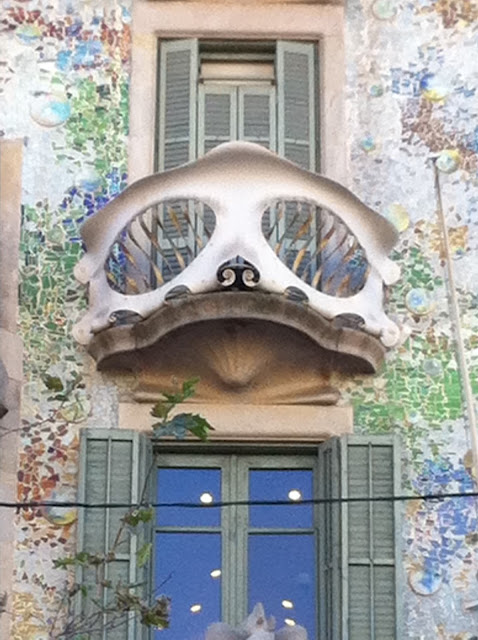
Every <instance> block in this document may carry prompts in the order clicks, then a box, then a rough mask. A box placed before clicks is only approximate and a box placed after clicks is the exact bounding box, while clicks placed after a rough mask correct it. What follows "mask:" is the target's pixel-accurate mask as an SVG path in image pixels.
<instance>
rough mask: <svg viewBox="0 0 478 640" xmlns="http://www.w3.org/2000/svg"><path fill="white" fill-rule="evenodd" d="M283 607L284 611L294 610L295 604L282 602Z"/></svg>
mask: <svg viewBox="0 0 478 640" xmlns="http://www.w3.org/2000/svg"><path fill="white" fill-rule="evenodd" d="M282 606H283V607H284V609H293V608H294V603H293V602H292V600H282Z"/></svg>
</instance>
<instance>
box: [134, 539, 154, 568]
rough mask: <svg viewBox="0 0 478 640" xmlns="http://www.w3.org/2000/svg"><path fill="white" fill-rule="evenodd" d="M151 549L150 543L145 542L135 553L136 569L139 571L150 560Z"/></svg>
mask: <svg viewBox="0 0 478 640" xmlns="http://www.w3.org/2000/svg"><path fill="white" fill-rule="evenodd" d="M152 549H153V545H152V543H151V542H146V543H145V544H143V546H142V547H140V548H139V549H138V551H137V552H136V558H137V562H138V567H139V568H140V569H141V567H144V565H145V564H146V563H147V562H148V560H149V559H150V557H151V551H152Z"/></svg>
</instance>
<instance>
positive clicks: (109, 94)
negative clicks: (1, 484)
mask: <svg viewBox="0 0 478 640" xmlns="http://www.w3.org/2000/svg"><path fill="white" fill-rule="evenodd" d="M129 55H130V7H129V4H128V2H116V1H111V0H104V1H102V0H94V1H92V2H88V1H85V2H83V1H82V2H77V1H76V0H72V1H70V0H52V1H47V0H34V1H33V0H32V1H30V2H29V1H27V2H16V1H12V2H8V1H3V2H2V3H1V7H0V135H2V136H6V137H12V138H14V137H21V138H24V140H25V150H24V173H23V203H24V211H23V229H22V240H21V256H22V258H21V265H20V268H21V276H22V287H21V309H20V321H21V332H22V334H23V340H24V343H25V389H24V398H23V404H24V407H23V411H24V415H25V417H26V418H28V419H33V420H34V421H36V422H40V424H38V426H37V427H36V428H34V429H30V430H28V431H25V433H24V437H23V448H22V452H21V455H20V471H19V474H18V497H19V498H20V499H22V500H29V499H41V498H43V499H51V498H53V499H55V498H57V499H60V500H61V499H68V498H70V499H71V498H74V497H75V494H76V472H77V444H78V438H77V426H79V425H80V424H85V423H86V422H88V423H90V424H92V425H98V426H113V425H114V423H115V401H114V399H115V390H114V388H113V386H112V385H111V384H108V383H103V381H102V380H101V378H100V377H99V376H98V374H95V373H94V371H90V367H91V365H90V363H89V360H87V359H86V357H85V356H84V355H83V353H82V350H81V349H78V348H77V346H76V345H75V343H74V341H73V340H72V338H71V333H70V331H71V326H72V325H73V324H74V322H75V321H77V319H78V316H79V314H80V311H81V308H82V307H83V306H84V304H85V300H84V292H83V291H82V290H81V289H80V288H79V287H78V286H77V285H76V283H75V280H74V278H73V277H72V269H73V266H74V265H75V263H76V262H77V260H78V257H79V255H80V254H81V244H80V241H79V228H80V226H81V223H82V221H83V220H84V219H85V217H86V216H87V215H89V214H91V213H93V212H94V211H96V210H98V209H99V208H101V207H102V206H104V204H105V203H106V202H107V201H108V200H110V199H111V198H112V197H114V196H115V195H116V194H117V193H118V192H119V191H120V190H121V189H122V188H123V187H124V184H125V179H126V174H125V171H126V165H127V158H126V142H127V131H128V82H129ZM46 372H48V373H50V374H51V375H60V376H61V377H62V378H71V377H72V376H73V375H75V374H80V373H81V374H82V375H83V376H85V378H86V380H87V389H86V390H83V389H79V390H78V392H77V394H76V397H74V398H73V401H72V402H71V403H69V404H68V406H66V407H65V408H64V409H62V410H61V411H60V412H56V414H55V419H54V420H53V421H46V422H41V420H42V419H44V418H45V417H48V416H49V409H50V408H52V407H58V404H59V403H58V402H57V403H54V402H51V401H48V394H46V393H45V389H44V386H43V384H42V382H41V376H42V375H43V374H44V373H46ZM91 389H93V390H94V391H90V390H91ZM65 411H66V413H65ZM36 415H38V419H36V418H35V416H36ZM65 419H66V420H69V421H70V422H69V424H68V427H66V426H65ZM72 420H73V424H72V423H71V421H72ZM74 517H75V514H74V513H71V512H69V511H67V510H57V511H50V512H45V511H35V512H28V511H27V512H25V513H23V514H20V515H19V517H18V520H19V522H18V539H17V542H16V554H17V557H16V566H17V568H18V569H17V576H16V585H17V586H16V593H15V596H14V602H13V608H14V612H15V616H16V621H15V625H14V629H13V635H12V638H13V640H20V639H22V640H33V639H34V638H35V639H37V638H43V637H44V635H42V634H43V633H44V632H45V622H48V621H50V622H51V620H52V618H53V616H54V615H55V614H56V611H57V610H58V602H59V597H60V596H61V594H62V593H64V592H65V588H66V586H67V576H66V574H65V573H64V572H62V571H58V570H52V559H53V558H55V557H58V556H63V555H65V553H68V551H69V550H71V548H72V547H71V545H72V544H73V542H72V541H73V537H74V525H72V520H74Z"/></svg>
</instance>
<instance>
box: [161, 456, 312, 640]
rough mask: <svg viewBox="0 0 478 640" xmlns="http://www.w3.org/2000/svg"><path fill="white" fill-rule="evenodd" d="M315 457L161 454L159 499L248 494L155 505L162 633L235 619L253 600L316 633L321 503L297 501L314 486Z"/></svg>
mask: <svg viewBox="0 0 478 640" xmlns="http://www.w3.org/2000/svg"><path fill="white" fill-rule="evenodd" d="M316 463H317V459H316V457H314V456H283V455H272V456H260V455H249V454H245V455H242V456H238V455H223V456H201V455H197V456H190V455H171V456H161V455H160V456H159V457H158V473H157V502H158V503H168V502H177V503H193V504H194V503H195V504H198V505H199V504H200V503H201V501H204V502H205V503H206V504H211V505H213V504H214V502H217V501H224V502H233V503H235V502H239V503H243V504H233V505H231V506H224V507H222V508H215V507H214V506H205V507H204V508H198V509H194V508H182V509H181V508H168V507H164V508H159V509H158V510H157V519H156V539H155V548H156V549H157V554H156V560H155V580H154V588H157V586H158V585H161V584H163V583H164V589H165V590H167V592H168V595H170V596H171V597H172V600H173V603H174V605H173V607H174V608H173V611H174V614H173V615H172V619H171V628H170V629H169V630H167V631H162V632H161V636H160V635H159V633H158V639H159V637H161V638H164V640H185V639H187V638H191V639H192V638H196V637H200V634H201V633H204V630H205V629H206V627H207V626H208V625H209V624H211V623H212V622H216V621H218V620H221V619H222V618H223V617H224V618H225V619H226V620H228V621H229V622H230V623H231V624H232V625H234V626H236V625H239V623H240V622H241V621H242V620H243V619H244V618H245V617H246V616H247V613H248V612H250V611H251V610H252V608H253V607H254V605H255V604H256V603H257V602H262V603H263V604H264V606H265V609H266V612H267V615H273V616H274V617H275V618H276V620H277V623H278V625H279V626H284V624H287V623H288V624H290V625H293V624H294V623H295V622H297V624H301V625H303V626H304V627H306V628H307V631H308V634H309V637H310V638H315V637H316V620H317V611H316V608H317V575H316V574H317V571H316V569H317V558H316V556H317V552H316V550H317V530H318V522H317V509H315V508H314V506H313V505H312V504H310V503H309V504H305V505H301V504H300V499H303V500H310V499H311V498H312V497H313V495H314V493H315V491H314V482H315V481H316V478H317V470H316ZM291 492H295V493H291ZM289 495H291V496H292V499H291V498H289V497H288V496H289ZM249 500H252V501H255V502H257V501H258V502H260V501H284V502H287V501H288V500H289V502H290V506H289V505H285V506H267V505H264V506H247V504H244V503H247V501H249ZM294 501H295V502H294Z"/></svg>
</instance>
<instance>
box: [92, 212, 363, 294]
mask: <svg viewBox="0 0 478 640" xmlns="http://www.w3.org/2000/svg"><path fill="white" fill-rule="evenodd" d="M214 226H215V216H214V212H213V211H212V210H211V209H210V208H209V207H207V206H206V205H203V204H202V203H201V202H198V201H194V200H183V201H181V200H176V201H171V202H164V203H160V204H159V205H158V206H157V207H155V208H154V209H153V210H151V211H146V212H143V213H140V214H138V215H137V216H135V217H134V218H133V220H131V222H130V223H129V224H128V225H127V227H126V228H125V229H123V230H122V231H121V233H120V234H119V236H118V237H117V239H116V241H115V243H114V245H113V247H112V248H111V251H110V253H109V255H108V258H107V260H106V263H105V271H106V277H107V279H108V283H109V284H110V286H111V287H112V288H113V289H114V290H115V291H118V292H119V293H123V294H127V295H136V294H141V293H146V292H148V291H152V290H154V289H156V288H157V287H159V286H161V285H163V284H164V283H165V282H168V281H169V280H171V279H172V278H174V276H176V275H178V273H180V272H181V271H183V270H184V269H185V268H186V266H188V264H190V263H191V262H192V261H193V260H194V258H195V257H196V256H197V255H198V253H199V252H200V251H201V250H202V249H203V248H204V246H205V245H206V244H207V242H208V241H209V240H210V239H211V235H212V232H213V230H214ZM261 226H262V231H263V234H264V237H265V238H266V240H267V242H268V243H269V245H270V246H271V248H272V249H273V250H274V252H275V254H276V255H277V256H278V257H279V258H280V260H281V261H282V262H283V263H284V264H286V265H287V266H288V267H289V268H290V269H291V271H292V272H293V273H295V274H296V275H297V276H298V277H299V278H300V279H301V280H302V281H303V282H305V283H306V284H308V285H310V286H312V287H314V289H317V290H318V291H322V292H323V293H327V294H329V295H334V296H338V297H348V296H352V295H354V294H355V293H358V292H359V291H360V290H361V289H362V288H363V286H364V285H365V281H366V278H367V275H368V272H369V264H368V261H367V259H366V256H365V252H364V250H363V248H362V247H361V246H360V245H359V243H358V241H357V239H356V238H355V237H354V236H353V234H352V233H350V231H349V229H348V228H347V226H346V225H345V224H344V223H343V222H342V221H341V220H340V218H338V217H337V216H335V215H334V214H333V213H331V212H330V211H327V209H324V208H320V207H318V206H317V205H316V204H315V203H313V202H306V201H294V200H279V201H276V202H273V203H271V205H270V206H267V207H266V209H265V211H264V214H263V216H262V225H261Z"/></svg>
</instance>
